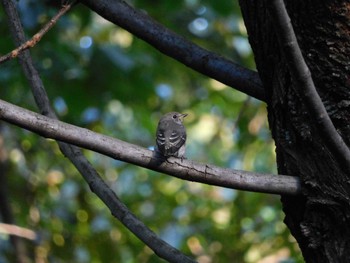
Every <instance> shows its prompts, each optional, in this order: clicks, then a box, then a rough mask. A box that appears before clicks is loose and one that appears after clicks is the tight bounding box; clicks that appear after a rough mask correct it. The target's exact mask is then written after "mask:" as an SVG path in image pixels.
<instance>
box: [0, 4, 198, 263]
mask: <svg viewBox="0 0 350 263" xmlns="http://www.w3.org/2000/svg"><path fill="white" fill-rule="evenodd" d="M2 2H3V5H4V9H5V11H6V13H7V15H8V17H9V24H10V28H11V31H12V35H13V37H14V39H15V42H16V43H17V45H18V46H19V45H21V44H22V43H24V42H25V36H24V32H23V28H22V25H21V22H20V19H19V16H18V13H17V10H16V7H15V5H14V3H13V1H12V0H2ZM19 60H20V63H21V66H22V68H23V71H24V73H25V75H26V77H27V79H28V80H29V82H30V86H31V89H32V92H33V95H34V98H35V101H36V103H37V105H38V107H39V109H40V111H41V112H42V113H43V114H45V115H47V116H50V118H52V119H57V117H56V114H55V112H54V111H53V110H52V108H51V106H50V102H49V99H48V97H47V94H46V91H45V88H44V85H43V83H42V81H41V78H40V77H39V74H38V72H37V70H36V69H35V67H34V65H33V61H32V58H31V56H30V53H29V50H25V51H24V52H23V53H22V54H20V56H19ZM40 116H41V115H40ZM52 119H51V120H52ZM52 121H53V120H52ZM58 144H59V147H60V149H61V151H62V153H63V154H64V155H65V156H67V158H69V160H70V161H71V162H72V163H73V164H74V165H75V167H76V168H77V170H78V171H79V172H80V173H81V175H82V176H83V178H84V179H85V181H86V182H87V183H88V184H89V186H90V189H91V191H93V192H94V193H95V194H96V195H97V196H98V197H99V198H100V199H101V200H102V201H103V202H104V203H105V204H106V206H107V207H108V208H109V209H110V211H111V213H112V215H113V216H115V217H116V218H117V219H118V220H119V221H120V222H121V223H123V224H124V226H126V227H127V228H128V229H129V230H130V231H131V232H132V233H134V234H135V236H137V237H138V238H139V239H140V240H142V241H143V242H144V243H145V244H146V245H147V246H149V247H150V248H151V249H152V250H153V251H154V252H155V253H156V254H157V255H158V256H159V257H161V258H163V259H165V260H167V261H169V262H188V263H190V262H195V261H194V260H192V259H191V258H189V257H187V256H186V255H184V254H182V253H181V252H180V251H179V250H177V249H175V248H174V247H172V246H171V245H169V244H168V243H166V242H165V241H163V240H162V239H160V238H159V237H158V236H157V235H156V234H155V233H154V232H153V231H152V230H151V229H149V228H148V227H147V226H146V225H145V224H144V223H143V222H142V221H140V220H139V219H138V218H137V217H136V216H135V215H134V214H133V213H131V211H130V210H129V209H128V208H127V207H126V206H125V205H124V204H123V203H122V202H121V201H120V200H119V198H118V196H117V195H116V194H115V193H114V192H113V191H112V190H111V189H110V188H109V187H108V185H106V183H105V182H104V181H103V180H102V178H101V177H100V176H99V174H98V173H97V172H96V170H95V169H94V168H93V166H92V165H91V164H90V163H89V161H88V160H87V159H86V158H85V157H84V155H83V154H82V152H81V150H80V149H79V148H77V147H75V146H73V145H69V144H66V143H62V142H58Z"/></svg>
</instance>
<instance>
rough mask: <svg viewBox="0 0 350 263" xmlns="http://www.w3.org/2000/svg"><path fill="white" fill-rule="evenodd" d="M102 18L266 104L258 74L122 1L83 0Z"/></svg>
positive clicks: (185, 63)
mask: <svg viewBox="0 0 350 263" xmlns="http://www.w3.org/2000/svg"><path fill="white" fill-rule="evenodd" d="M81 3H83V4H85V5H87V6H88V7H89V8H91V9H92V10H93V11H95V12H96V13H98V14H99V15H100V16H102V17H104V18H105V19H107V20H109V21H111V22H112V23H114V24H116V25H119V26H120V27H122V28H124V29H126V30H128V31H129V32H131V33H132V34H134V35H135V36H137V37H139V38H141V39H142V40H144V41H146V42H147V43H149V44H150V45H152V46H153V47H155V48H156V49H158V50H159V51H160V52H162V53H164V54H165V55H167V56H169V57H172V58H174V59H176V60H178V61H179V62H181V63H183V64H184V65H186V66H188V67H190V68H192V69H194V70H196V71H198V72H200V73H202V74H204V75H206V76H208V77H211V78H214V79H216V80H217V81H220V82H222V83H224V84H226V85H228V86H230V87H232V88H234V89H237V90H239V91H241V92H243V93H245V94H247V95H249V96H252V97H254V98H256V99H258V100H261V101H266V96H265V90H264V88H263V86H262V83H261V80H260V78H259V75H258V73H257V72H255V71H252V70H249V69H247V68H244V67H242V66H240V65H238V64H236V63H234V62H232V61H230V60H228V59H226V58H224V57H222V56H220V55H218V54H216V53H214V52H210V51H208V50H206V49H204V48H202V47H200V46H198V45H196V44H194V43H192V42H190V41H188V40H187V39H185V38H184V37H182V36H180V35H178V34H176V33H174V32H173V31H171V30H169V29H168V28H166V27H165V26H163V25H162V24H160V23H158V22H157V21H155V20H154V19H152V18H151V17H150V16H148V15H147V14H146V13H145V12H143V11H140V10H137V9H135V8H133V7H131V6H130V5H128V4H127V3H126V2H124V1H122V0H114V1H110V0H99V1H96V0H82V1H81Z"/></svg>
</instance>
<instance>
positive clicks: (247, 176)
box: [0, 100, 301, 195]
mask: <svg viewBox="0 0 350 263" xmlns="http://www.w3.org/2000/svg"><path fill="white" fill-rule="evenodd" d="M0 119H3V120H5V121H7V122H10V123H12V124H15V125H17V126H19V127H22V128H25V129H27V130H30V131H33V132H35V133H38V134H40V135H42V136H44V137H46V138H52V139H55V140H59V141H63V142H66V143H70V144H74V145H76V146H80V147H83V148H86V149H90V150H93V151H95V152H99V153H101V154H104V155H107V156H110V157H112V158H114V159H117V160H120V161H124V162H128V163H132V164H135V165H138V166H141V167H145V168H148V169H151V170H155V171H158V172H162V173H166V174H169V175H172V176H175V177H178V178H181V179H184V180H189V181H195V182H201V183H206V184H210V185H217V186H222V187H227V188H233V189H241V190H247V191H254V192H263V193H272V194H282V195H297V194H300V192H301V190H300V183H299V178H298V177H293V176H283V175H281V176H277V175H272V174H260V173H253V172H246V171H239V170H231V169H226V168H220V167H216V166H213V165H207V164H200V163H196V162H194V161H191V160H186V159H184V160H181V159H178V158H169V159H168V160H166V161H165V160H163V159H161V158H159V157H158V156H156V155H155V153H154V152H153V151H150V150H147V149H145V148H142V147H139V146H137V145H133V144H130V143H127V142H124V141H120V140H118V139H115V138H112V137H109V136H105V135H101V134H98V133H95V132H93V131H90V130H87V129H84V128H80V127H76V126H73V125H70V124H67V123H63V122H60V121H57V120H52V119H50V118H47V117H45V116H42V115H39V114H37V113H34V112H31V111H28V110H25V109H23V108H20V107H18V106H15V105H12V104H10V103H8V102H5V101H2V100H0Z"/></svg>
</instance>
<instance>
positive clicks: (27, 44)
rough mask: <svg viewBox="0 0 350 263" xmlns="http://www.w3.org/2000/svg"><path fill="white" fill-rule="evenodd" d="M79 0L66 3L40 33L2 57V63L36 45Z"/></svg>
mask: <svg viewBox="0 0 350 263" xmlns="http://www.w3.org/2000/svg"><path fill="white" fill-rule="evenodd" d="M76 2H77V1H76V0H74V1H72V2H71V3H68V4H65V5H63V6H62V8H61V9H60V10H59V12H58V13H57V14H56V15H55V16H54V17H53V18H52V19H51V20H50V21H49V22H48V23H47V24H46V25H45V26H44V27H43V28H42V29H40V31H39V32H38V33H36V34H35V35H34V36H33V37H32V38H31V39H29V40H28V41H26V42H25V43H23V44H22V45H20V46H19V47H18V48H16V49H14V50H12V51H11V52H10V53H8V54H6V55H4V56H1V57H0V64H1V63H3V62H5V61H7V60H10V59H13V58H16V57H18V55H19V54H20V53H21V52H23V50H26V49H29V48H32V47H34V46H35V45H36V44H37V43H38V42H39V41H40V40H41V38H42V37H43V36H44V35H45V34H46V33H47V32H48V31H49V30H50V29H51V28H52V27H53V26H54V25H55V24H56V22H57V21H58V19H59V18H60V17H61V16H63V15H64V14H65V13H66V12H67V11H68V10H69V9H70V8H71V7H72V6H73V5H74V4H75V3H76Z"/></svg>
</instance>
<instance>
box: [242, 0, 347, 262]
mask: <svg viewBox="0 0 350 263" xmlns="http://www.w3.org/2000/svg"><path fill="white" fill-rule="evenodd" d="M266 1H268V0H265V1H255V0H240V5H241V8H242V12H243V17H244V20H245V23H246V27H247V30H248V34H249V40H250V43H251V46H252V49H253V51H254V54H255V60H256V64H257V69H258V71H259V74H260V77H261V79H262V81H263V83H264V87H265V89H266V90H267V98H268V100H267V101H268V115H269V124H270V129H271V131H272V136H273V138H274V140H275V143H276V154H277V164H278V171H279V173H280V174H288V175H295V176H300V178H301V180H302V186H303V195H302V196H300V197H297V198H295V197H289V196H283V197H282V202H283V208H284V212H285V214H286V218H285V223H286V224H287V226H288V227H289V229H290V231H291V233H292V234H293V235H294V237H295V238H296V239H297V241H298V243H299V246H300V248H301V251H302V253H303V256H304V259H305V261H306V262H350V201H349V200H350V175H348V174H346V173H345V172H344V171H342V170H341V168H340V165H339V163H337V162H336V161H335V159H334V158H333V156H332V153H331V152H330V151H329V150H328V149H327V148H326V147H325V145H324V143H323V138H322V137H321V136H320V134H319V131H318V130H317V128H316V125H315V122H314V120H313V119H312V118H310V115H309V114H308V112H307V110H306V107H305V104H304V102H303V101H302V99H301V98H300V96H298V94H297V91H296V89H295V88H294V82H293V80H292V79H291V76H290V74H289V72H288V68H287V64H286V61H285V58H284V56H283V50H281V49H280V48H279V46H278V42H277V39H276V34H275V30H274V25H273V22H272V21H271V16H270V15H269V10H268V7H267V5H266ZM285 2H286V5H287V10H288V13H289V15H290V17H291V21H292V24H293V27H294V31H295V34H296V36H297V39H298V42H299V45H300V48H301V50H302V53H303V55H304V57H305V60H306V63H307V65H308V67H309V69H310V71H311V73H312V77H313V80H314V82H315V86H316V87H317V91H318V93H319V95H320V97H321V99H322V101H323V103H324V105H325V107H326V109H327V111H328V114H329V115H330V117H331V119H332V121H333V123H334V125H335V126H336V128H337V130H338V132H339V133H340V134H341V136H342V137H343V139H344V141H345V142H346V143H347V144H348V145H349V142H350V59H349V58H350V2H349V1H348V0H343V1H340V0H339V1H336V0H333V1H331V0H324V1H319V0H286V1H285Z"/></svg>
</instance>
